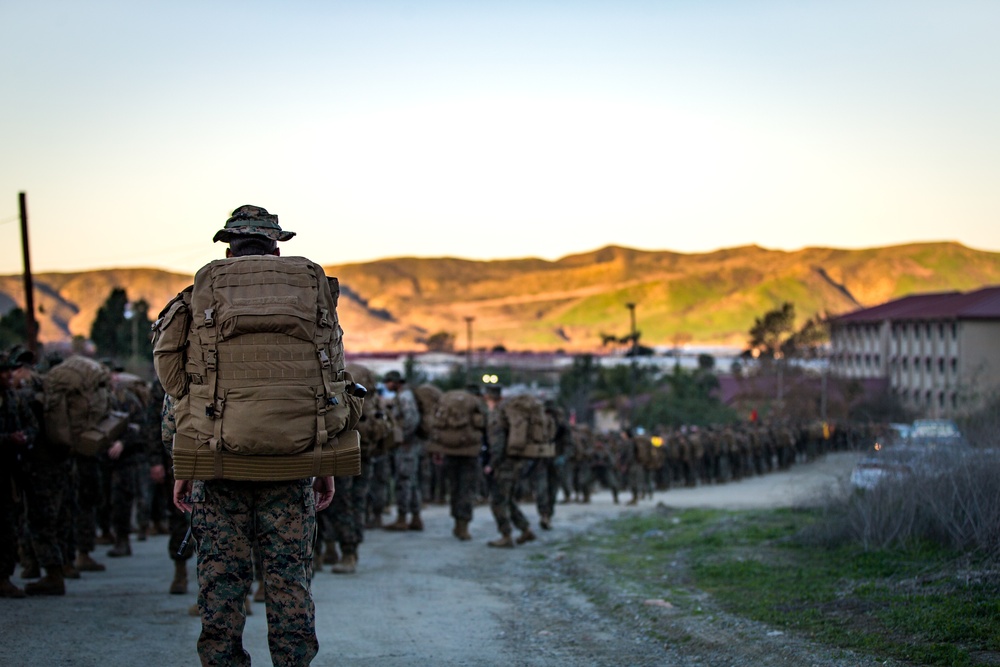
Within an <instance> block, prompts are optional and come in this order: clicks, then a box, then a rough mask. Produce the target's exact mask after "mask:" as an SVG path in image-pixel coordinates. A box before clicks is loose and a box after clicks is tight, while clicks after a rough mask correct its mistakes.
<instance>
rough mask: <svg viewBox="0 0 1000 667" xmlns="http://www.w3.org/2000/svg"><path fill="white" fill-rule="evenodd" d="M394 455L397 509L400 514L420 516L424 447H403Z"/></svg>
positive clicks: (416, 443)
mask: <svg viewBox="0 0 1000 667" xmlns="http://www.w3.org/2000/svg"><path fill="white" fill-rule="evenodd" d="M392 454H393V460H394V461H395V463H396V508H397V509H398V510H399V513H400V514H419V513H420V506H421V504H422V501H421V494H420V460H421V458H422V457H423V455H424V446H423V444H422V443H419V442H414V443H410V444H408V445H401V446H399V447H398V448H396V450H395V451H393V453H392Z"/></svg>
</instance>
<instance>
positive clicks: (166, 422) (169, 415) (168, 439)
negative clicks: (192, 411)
mask: <svg viewBox="0 0 1000 667" xmlns="http://www.w3.org/2000/svg"><path fill="white" fill-rule="evenodd" d="M175 433H177V419H176V416H175V409H174V399H173V398H172V397H171V396H170V394H164V395H163V408H162V410H161V412H160V442H161V443H162V444H163V450H164V451H165V452H166V453H167V456H171V455H172V454H173V450H174V434H175Z"/></svg>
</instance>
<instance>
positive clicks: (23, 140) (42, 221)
mask: <svg viewBox="0 0 1000 667" xmlns="http://www.w3.org/2000/svg"><path fill="white" fill-rule="evenodd" d="M0 25H3V27H4V31H3V38H2V39H0V99H2V100H3V103H2V104H0V248H2V250H0V273H14V272H18V271H20V269H21V254H20V246H19V226H18V224H17V218H18V205H17V202H18V199H17V195H18V192H21V191H25V192H27V196H28V213H29V220H30V223H31V234H32V237H31V250H32V252H31V255H32V266H33V269H34V270H35V271H51V270H63V271H69V270H78V269H89V268H110V267H122V266H150V267H161V268H167V269H172V270H177V271H182V272H191V271H194V270H195V269H196V268H197V267H198V266H200V265H201V264H203V263H205V262H206V261H208V260H211V259H214V258H216V257H220V256H222V253H223V251H224V248H223V247H222V246H221V245H219V244H215V245H214V246H213V244H212V242H211V237H212V235H213V234H214V232H215V231H216V230H217V229H218V228H219V227H221V226H222V224H223V223H224V221H225V219H226V218H227V217H228V215H229V213H230V211H232V209H234V208H236V207H237V206H239V205H241V204H257V205H260V206H264V207H266V208H267V209H268V210H270V211H271V212H272V213H277V214H278V215H279V217H280V221H281V224H282V226H283V227H284V228H285V229H289V230H292V231H295V232H297V233H298V236H297V237H296V238H295V239H293V240H292V241H290V242H289V243H287V244H285V245H284V246H283V250H282V252H283V253H284V254H297V255H307V256H309V257H310V258H312V259H314V260H316V261H319V262H321V263H323V264H328V265H329V264H335V263H345V262H354V261H367V260H372V259H378V258H384V257H394V256H401V255H416V256H458V257H466V258H471V259H498V258H515V257H527V256H534V257H543V258H547V259H556V258H558V257H562V256H565V255H567V254H572V253H576V252H585V251H588V250H594V249H596V248H599V247H602V246H604V245H607V244H618V245H625V246H630V247H636V248H643V249H650V250H677V251H682V252H702V251H709V250H714V249H717V248H723V247H730V246H736V245H744V244H751V243H756V244H759V245H763V246H766V247H770V248H781V249H789V250H792V249H798V248H801V247H804V246H816V245H823V246H836V247H848V248H851V247H869V246H881V245H890V244H899V243H906V242H911V241H929V240H956V241H959V242H961V243H964V244H966V245H969V246H972V247H975V248H980V249H984V250H994V251H1000V219H998V212H1000V39H998V38H997V29H998V27H1000V2H997V1H996V0H982V1H973V0H952V1H949V2H940V1H939V0H935V1H933V2H927V1H923V0H900V1H893V2H888V1H882V0H836V1H819V0H815V1H810V0H761V1H754V0H659V1H657V2H653V1H639V0H608V1H600V2H598V1H590V2H587V1H581V2H569V1H560V2H553V1H551V0H530V1H521V0H505V1H503V2H498V1H493V0H483V1H481V2H458V1H443V0H419V1H418V0H414V1H394V0H385V1H375V2H360V1H337V0H326V1H324V0H288V1H285V2H280V3H279V2H263V1H260V0H242V1H240V2H235V1H228V0H224V1H214V2H194V1H191V0H171V1H170V2H164V1H160V0H143V1H141V2H135V1H134V0H133V1H131V2H117V1H107V0H105V1H102V0H96V1H91V2H77V1H76V0H67V1H54V0H34V1H33V2H20V3H14V2H5V3H2V4H0Z"/></svg>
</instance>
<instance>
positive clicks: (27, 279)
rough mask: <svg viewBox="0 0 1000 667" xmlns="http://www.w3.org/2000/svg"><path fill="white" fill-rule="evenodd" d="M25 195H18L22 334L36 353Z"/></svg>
mask: <svg viewBox="0 0 1000 667" xmlns="http://www.w3.org/2000/svg"><path fill="white" fill-rule="evenodd" d="M27 199H28V198H27V195H26V194H25V193H23V192H21V193H18V203H19V204H20V207H21V252H22V255H23V256H24V324H25V329H27V331H25V332H24V334H25V338H26V342H27V346H28V349H29V350H31V351H32V352H33V353H37V352H38V322H37V321H36V320H35V287H34V283H33V282H32V279H31V253H30V252H28V201H27Z"/></svg>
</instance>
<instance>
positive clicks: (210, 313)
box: [205, 308, 215, 327]
mask: <svg viewBox="0 0 1000 667" xmlns="http://www.w3.org/2000/svg"><path fill="white" fill-rule="evenodd" d="M205 326H206V327H214V326H215V308H206V309H205Z"/></svg>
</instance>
